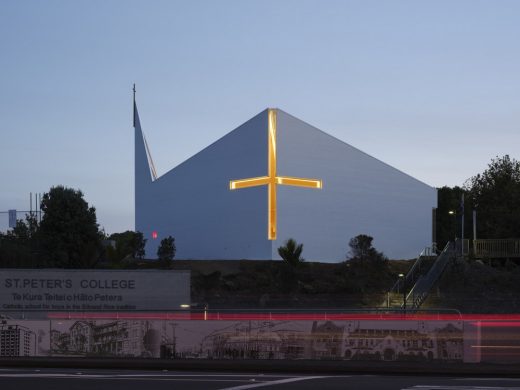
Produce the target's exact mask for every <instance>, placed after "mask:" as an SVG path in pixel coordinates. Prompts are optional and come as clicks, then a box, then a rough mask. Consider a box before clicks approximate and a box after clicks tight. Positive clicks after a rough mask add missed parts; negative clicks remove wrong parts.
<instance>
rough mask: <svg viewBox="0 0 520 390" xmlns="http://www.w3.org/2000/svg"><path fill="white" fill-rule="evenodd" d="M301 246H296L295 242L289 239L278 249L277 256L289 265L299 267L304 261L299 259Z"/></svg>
mask: <svg viewBox="0 0 520 390" xmlns="http://www.w3.org/2000/svg"><path fill="white" fill-rule="evenodd" d="M302 251H303V244H299V245H298V244H297V243H296V241H295V240H293V239H292V238H289V239H288V240H287V241H285V244H284V245H283V246H281V247H279V248H278V254H279V255H280V257H281V258H282V259H283V260H284V261H285V262H286V263H287V264H289V265H291V266H293V267H295V266H298V265H300V264H301V263H302V262H303V261H304V259H303V258H302V257H301V254H302Z"/></svg>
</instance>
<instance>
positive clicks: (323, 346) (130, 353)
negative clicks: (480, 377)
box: [0, 319, 472, 362]
mask: <svg viewBox="0 0 520 390" xmlns="http://www.w3.org/2000/svg"><path fill="white" fill-rule="evenodd" d="M3 322H5V323H4V324H2V327H1V328H0V329H1V333H0V355H1V356H71V357H72V356H77V357H84V356H87V357H88V356H119V357H149V358H171V359H189V358H193V359H196V358H200V359H325V360H380V361H396V360H399V361H436V360H437V361H438V360H441V361H459V362H460V361H471V360H472V357H471V356H469V354H470V352H471V348H467V345H466V346H465V344H467V342H466V341H467V340H466V339H471V337H469V336H468V337H465V336H466V335H465V332H464V325H463V322H461V321H159V320H133V319H119V320H52V321H23V320H9V321H3ZM468 351H469V352H468Z"/></svg>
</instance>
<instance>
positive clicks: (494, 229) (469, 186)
mask: <svg viewBox="0 0 520 390" xmlns="http://www.w3.org/2000/svg"><path fill="white" fill-rule="evenodd" d="M464 187H465V189H466V191H467V192H468V195H469V198H470V199H471V201H472V202H473V204H474V207H475V209H476V210H477V221H478V223H477V237H480V238H518V237H520V162H519V161H517V160H515V159H512V158H510V157H509V155H505V156H504V157H501V158H500V157H498V156H497V157H496V158H495V159H492V160H491V163H490V164H489V165H488V168H487V169H486V170H485V171H484V172H483V173H481V174H478V175H476V176H473V177H472V178H471V179H469V180H467V181H466V183H465V185H464Z"/></svg>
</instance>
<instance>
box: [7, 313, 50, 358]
mask: <svg viewBox="0 0 520 390" xmlns="http://www.w3.org/2000/svg"><path fill="white" fill-rule="evenodd" d="M49 335H50V322H49V321H21V320H20V321H11V320H1V321H0V356H13V357H15V356H48V355H49V354H50V337H49Z"/></svg>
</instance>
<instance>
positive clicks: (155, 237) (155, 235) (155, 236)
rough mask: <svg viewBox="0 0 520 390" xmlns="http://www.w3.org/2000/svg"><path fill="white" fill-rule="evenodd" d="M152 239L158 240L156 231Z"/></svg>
mask: <svg viewBox="0 0 520 390" xmlns="http://www.w3.org/2000/svg"><path fill="white" fill-rule="evenodd" d="M152 238H153V239H154V240H156V239H157V232H156V231H155V230H154V231H153V232H152Z"/></svg>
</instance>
